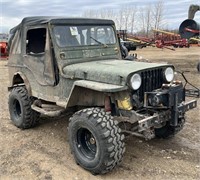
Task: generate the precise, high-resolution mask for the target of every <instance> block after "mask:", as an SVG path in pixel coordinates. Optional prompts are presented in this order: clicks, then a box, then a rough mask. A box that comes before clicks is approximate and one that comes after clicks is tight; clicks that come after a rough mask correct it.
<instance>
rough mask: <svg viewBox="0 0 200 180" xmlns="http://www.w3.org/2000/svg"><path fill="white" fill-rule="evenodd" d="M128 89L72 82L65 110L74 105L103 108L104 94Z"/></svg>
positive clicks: (98, 83) (104, 84)
mask: <svg viewBox="0 0 200 180" xmlns="http://www.w3.org/2000/svg"><path fill="white" fill-rule="evenodd" d="M127 88H128V87H126V86H119V85H113V84H107V83H101V82H93V81H87V80H78V81H75V82H74V85H73V88H72V90H71V92H70V95H69V98H68V99H67V103H66V105H65V108H67V107H72V106H75V105H80V106H103V105H104V99H105V96H106V94H109V93H115V92H121V91H124V90H126V89H127Z"/></svg>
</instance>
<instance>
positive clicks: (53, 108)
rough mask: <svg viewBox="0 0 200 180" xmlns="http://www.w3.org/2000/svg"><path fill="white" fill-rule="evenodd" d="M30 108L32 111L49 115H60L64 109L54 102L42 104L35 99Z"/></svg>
mask: <svg viewBox="0 0 200 180" xmlns="http://www.w3.org/2000/svg"><path fill="white" fill-rule="evenodd" d="M31 108H32V109H33V110H34V111H37V112H39V113H41V114H43V115H46V116H50V117H55V116H60V115H61V114H62V113H63V112H65V111H66V109H64V108H62V107H59V106H57V105H54V104H42V103H41V102H40V101H39V100H35V101H34V102H33V104H32V105H31Z"/></svg>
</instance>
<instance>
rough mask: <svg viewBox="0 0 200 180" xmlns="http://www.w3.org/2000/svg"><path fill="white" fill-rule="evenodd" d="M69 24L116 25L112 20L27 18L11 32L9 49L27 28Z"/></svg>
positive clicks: (54, 17) (52, 17)
mask: <svg viewBox="0 0 200 180" xmlns="http://www.w3.org/2000/svg"><path fill="white" fill-rule="evenodd" d="M47 23H50V24H69V25H78V24H80V25H90V24H96V25H97V24H99V25H114V22H113V21H112V20H107V19H91V18H80V17H78V18H75V17H74V18H72V17H58V16H33V17H25V18H24V19H22V21H21V23H20V24H19V25H17V26H15V27H14V28H12V29H11V30H10V35H9V39H8V47H10V45H11V42H12V39H13V37H14V35H15V33H16V31H18V30H19V34H21V31H22V30H23V27H25V26H34V25H35V26H38V25H41V24H47Z"/></svg>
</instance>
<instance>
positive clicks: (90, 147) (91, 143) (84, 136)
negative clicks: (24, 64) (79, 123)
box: [77, 128, 97, 159]
mask: <svg viewBox="0 0 200 180" xmlns="http://www.w3.org/2000/svg"><path fill="white" fill-rule="evenodd" d="M77 148H78V150H79V152H80V153H81V154H82V155H83V156H84V157H86V158H88V159H94V158H95V155H96V152H97V145H96V139H95V137H94V136H93V134H92V133H91V132H90V131H89V130H88V129H86V128H80V129H79V130H78V131H77Z"/></svg>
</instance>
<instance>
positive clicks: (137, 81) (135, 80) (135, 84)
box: [130, 74, 142, 90]
mask: <svg viewBox="0 0 200 180" xmlns="http://www.w3.org/2000/svg"><path fill="white" fill-rule="evenodd" d="M130 83H131V86H132V88H133V89H134V90H137V89H139V87H140V86H141V83H142V79H141V76H140V75H139V74H134V75H133V76H132V77H131V80H130Z"/></svg>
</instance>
